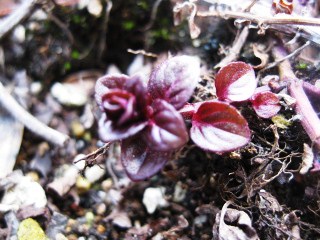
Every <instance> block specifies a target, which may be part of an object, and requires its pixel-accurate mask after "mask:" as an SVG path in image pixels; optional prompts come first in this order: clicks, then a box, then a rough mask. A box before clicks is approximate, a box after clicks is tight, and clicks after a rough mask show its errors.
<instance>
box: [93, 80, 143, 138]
mask: <svg viewBox="0 0 320 240" xmlns="http://www.w3.org/2000/svg"><path fill="white" fill-rule="evenodd" d="M95 92H96V95H95V97H96V101H97V103H98V106H99V108H100V110H101V111H102V117H101V118H100V120H99V135H100V138H101V139H102V140H103V141H106V142H109V141H115V140H121V139H123V138H127V137H129V136H132V135H134V134H136V133H137V132H139V131H141V130H142V129H143V128H144V127H145V126H146V125H147V104H149V95H148V93H147V90H146V87H145V86H144V85H143V82H142V81H141V79H140V78H139V77H138V76H133V77H128V76H126V75H123V74H114V75H106V76H103V77H101V78H100V79H98V81H97V83H96V88H95Z"/></svg>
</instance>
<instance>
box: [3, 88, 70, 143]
mask: <svg viewBox="0 0 320 240" xmlns="http://www.w3.org/2000/svg"><path fill="white" fill-rule="evenodd" d="M0 106H2V107H3V108H4V109H6V110H7V111H8V113H10V114H11V115H12V116H13V117H14V118H15V119H16V120H18V121H19V122H21V123H22V124H23V125H25V126H26V127H27V128H28V129H29V130H30V131H32V132H34V133H35V134H37V135H39V136H41V137H43V138H44V139H46V140H47V141H48V142H51V143H53V144H55V145H58V146H60V147H62V146H64V145H65V144H66V142H67V141H68V139H69V136H67V135H65V134H63V133H60V132H58V131H57V130H54V129H52V128H50V127H48V126H47V125H45V124H43V123H42V122H40V121H39V120H38V119H36V118H35V117H34V116H32V115H31V114H30V113H29V112H27V111H26V110H25V109H24V108H23V107H22V106H21V105H20V104H19V103H18V102H17V101H16V100H15V99H14V98H13V97H12V96H11V95H10V94H9V93H8V92H7V90H6V89H5V87H4V86H3V85H2V83H0Z"/></svg>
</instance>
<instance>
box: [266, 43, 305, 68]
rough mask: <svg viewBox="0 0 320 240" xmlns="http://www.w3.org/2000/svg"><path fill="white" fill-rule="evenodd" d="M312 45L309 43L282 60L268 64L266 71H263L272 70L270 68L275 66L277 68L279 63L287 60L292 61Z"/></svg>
mask: <svg viewBox="0 0 320 240" xmlns="http://www.w3.org/2000/svg"><path fill="white" fill-rule="evenodd" d="M309 45H310V41H307V42H306V43H305V44H303V45H302V46H301V47H299V48H297V49H296V50H294V51H293V52H292V53H290V54H288V55H286V56H284V57H283V58H281V59H278V60H276V61H274V62H273V63H270V64H268V65H267V66H266V67H265V68H264V69H261V70H262V71H265V70H267V69H270V68H273V67H275V66H277V65H278V64H279V63H281V62H283V61H285V60H287V59H290V58H292V57H294V56H297V55H298V54H299V53H300V52H301V51H302V50H303V49H305V48H306V47H308V46H309Z"/></svg>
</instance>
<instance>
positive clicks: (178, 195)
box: [173, 182, 187, 202]
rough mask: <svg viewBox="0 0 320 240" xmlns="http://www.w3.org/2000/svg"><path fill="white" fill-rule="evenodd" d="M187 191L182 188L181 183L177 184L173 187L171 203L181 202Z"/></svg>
mask: <svg viewBox="0 0 320 240" xmlns="http://www.w3.org/2000/svg"><path fill="white" fill-rule="evenodd" d="M186 193H187V190H186V189H185V188H184V187H183V184H182V183H181V182H177V184H176V185H175V187H174V193H173V201H174V202H182V201H183V200H184V199H185V197H186Z"/></svg>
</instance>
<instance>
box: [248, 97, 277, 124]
mask: <svg viewBox="0 0 320 240" xmlns="http://www.w3.org/2000/svg"><path fill="white" fill-rule="evenodd" d="M251 103H252V106H253V109H254V111H255V112H256V113H257V115H258V116H259V117H261V118H271V117H273V116H274V115H276V114H277V113H278V112H279V111H280V108H281V106H280V103H279V98H278V97H277V95H276V94H274V93H272V92H269V91H267V92H259V93H256V94H254V95H253V96H252V98H251Z"/></svg>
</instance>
